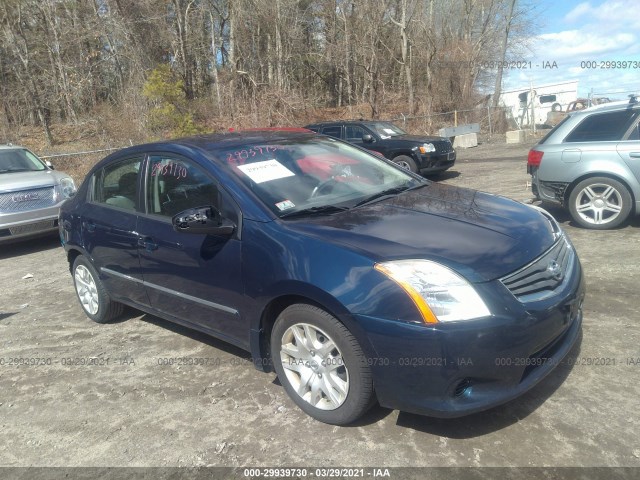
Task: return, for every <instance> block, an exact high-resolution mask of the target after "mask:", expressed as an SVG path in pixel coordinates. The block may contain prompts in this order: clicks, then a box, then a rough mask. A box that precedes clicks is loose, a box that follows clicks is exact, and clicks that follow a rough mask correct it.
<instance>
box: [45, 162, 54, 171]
mask: <svg viewBox="0 0 640 480" xmlns="http://www.w3.org/2000/svg"><path fill="white" fill-rule="evenodd" d="M44 164H45V165H46V166H47V167H49V168H50V169H51V170H55V168H54V166H53V164H52V163H51V162H50V161H49V160H45V161H44Z"/></svg>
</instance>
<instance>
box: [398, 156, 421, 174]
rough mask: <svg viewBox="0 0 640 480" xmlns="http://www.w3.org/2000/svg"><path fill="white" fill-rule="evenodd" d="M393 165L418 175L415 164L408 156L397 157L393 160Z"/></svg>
mask: <svg viewBox="0 0 640 480" xmlns="http://www.w3.org/2000/svg"><path fill="white" fill-rule="evenodd" d="M393 161H394V162H395V163H397V164H398V165H400V166H401V167H402V168H406V169H407V170H410V171H412V172H413V173H418V167H417V166H416V162H415V161H414V160H413V158H411V157H410V156H408V155H398V156H397V157H395V158H394V159H393Z"/></svg>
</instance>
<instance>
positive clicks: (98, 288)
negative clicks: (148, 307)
mask: <svg viewBox="0 0 640 480" xmlns="http://www.w3.org/2000/svg"><path fill="white" fill-rule="evenodd" d="M71 272H72V274H73V285H74V287H75V289H76V295H77V296H78V300H79V301H80V305H82V309H83V310H84V313H85V314H86V315H87V317H89V318H90V319H91V320H93V321H94V322H96V323H107V322H109V321H111V320H113V319H115V318H117V317H118V316H120V315H121V314H122V312H123V310H124V305H122V304H121V303H117V302H114V301H113V300H111V298H110V297H109V294H108V293H107V290H106V289H105V288H104V285H103V284H102V282H101V281H100V277H99V276H98V272H96V269H95V268H94V267H93V265H91V262H90V261H89V260H88V259H87V258H86V257H84V256H83V255H79V256H78V257H77V258H76V259H75V261H74V262H73V267H72V268H71Z"/></svg>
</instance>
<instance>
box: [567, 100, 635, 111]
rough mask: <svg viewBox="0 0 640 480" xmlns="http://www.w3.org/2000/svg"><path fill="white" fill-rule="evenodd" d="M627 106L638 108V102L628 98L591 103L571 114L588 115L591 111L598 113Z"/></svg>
mask: <svg viewBox="0 0 640 480" xmlns="http://www.w3.org/2000/svg"><path fill="white" fill-rule="evenodd" d="M627 108H633V109H637V108H640V103H638V102H633V101H629V100H620V101H617V102H609V103H602V104H600V105H593V106H592V107H589V108H585V109H584V110H578V111H577V112H575V113H573V115H589V114H591V113H593V112H598V113H601V112H611V111H617V110H625V109H627Z"/></svg>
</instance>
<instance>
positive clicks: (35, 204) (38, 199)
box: [0, 187, 55, 213]
mask: <svg viewBox="0 0 640 480" xmlns="http://www.w3.org/2000/svg"><path fill="white" fill-rule="evenodd" d="M52 205H55V192H54V187H44V188H33V189H29V190H20V191H18V192H8V193H0V213H14V212H25V211H28V210H37V209H39V208H46V207H51V206H52Z"/></svg>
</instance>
